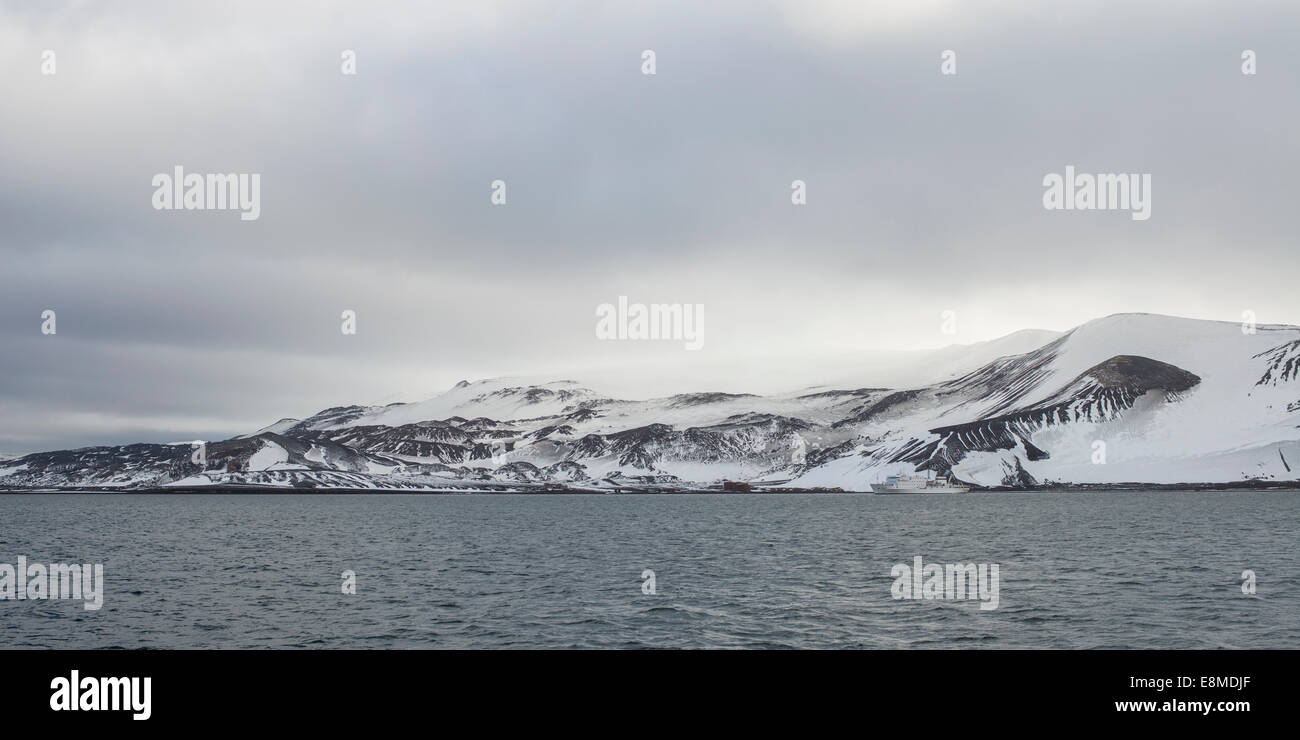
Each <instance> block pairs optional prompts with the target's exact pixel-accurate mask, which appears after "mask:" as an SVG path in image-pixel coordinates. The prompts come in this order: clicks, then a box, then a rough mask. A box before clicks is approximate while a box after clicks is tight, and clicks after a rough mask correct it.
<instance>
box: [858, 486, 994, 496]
mask: <svg viewBox="0 0 1300 740" xmlns="http://www.w3.org/2000/svg"><path fill="white" fill-rule="evenodd" d="M969 491H970V489H969V488H966V487H964V486H947V487H944V488H940V487H938V486H932V487H930V488H895V487H893V486H889V485H885V484H883V483H872V484H871V492H872V493H884V494H892V495H898V494H905V493H967V492H969Z"/></svg>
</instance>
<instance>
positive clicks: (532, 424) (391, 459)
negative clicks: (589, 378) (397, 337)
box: [0, 314, 1300, 491]
mask: <svg viewBox="0 0 1300 740" xmlns="http://www.w3.org/2000/svg"><path fill="white" fill-rule="evenodd" d="M916 363H917V365H916V367H915V368H914V369H913V370H912V372H911V373H910V374H909V373H902V374H901V375H900V374H899V369H898V368H893V369H891V372H890V374H891V375H894V376H896V377H903V378H906V377H912V378H916V379H917V382H915V383H910V384H909V383H895V384H889V386H890V387H885V384H880V383H873V382H872V378H870V377H863V378H861V380H860V382H857V383H845V384H835V385H832V386H819V387H816V388H810V389H804V390H802V391H799V392H795V393H789V394H784V395H775V396H756V395H750V394H734V393H726V392H720V391H719V392H707V393H688V394H679V395H674V396H669V397H665V398H656V399H650V400H626V399H618V398H611V397H609V396H607V395H606V394H602V393H600V392H598V391H596V390H593V389H591V388H587V387H584V386H583V385H582V384H580V383H578V382H575V381H571V380H561V381H555V382H549V383H541V384H537V383H520V382H518V381H512V380H510V379H497V380H484V381H479V382H475V383H469V382H461V383H458V384H457V385H456V386H455V387H453V388H452V389H450V390H449V391H447V392H446V393H443V394H441V395H439V396H437V397H435V398H432V399H429V400H426V401H422V402H419V403H408V404H390V405H387V406H341V407H334V408H329V409H325V410H323V411H321V412H320V413H318V414H315V415H314V416H311V417H309V418H307V419H301V420H297V419H281V420H280V421H278V422H276V423H274V424H272V425H270V426H268V427H265V428H263V429H261V430H259V431H257V432H254V433H252V434H249V435H245V436H240V437H235V438H233V439H229V440H225V441H222V442H212V443H208V444H207V445H206V447H205V449H204V455H203V458H202V459H201V461H199V462H195V460H194V459H193V449H192V447H191V446H190V445H188V444H177V445H158V444H137V445H127V446H119V447H96V448H87V449H81V450H67V451H58V452H45V453H36V454H32V455H27V456H25V457H21V458H18V459H15V460H8V461H5V462H3V463H0V485H3V486H58V487H73V486H126V487H130V486H149V487H156V486H181V487H186V488H188V487H195V486H203V485H231V484H250V485H271V486H289V487H304V488H378V489H456V488H483V487H490V486H497V487H513V488H536V487H543V486H552V487H554V486H561V485H563V486H569V487H578V488H602V487H603V488H617V489H635V488H638V487H640V488H660V489H680V488H700V487H705V486H710V485H716V484H718V483H720V482H721V481H724V480H740V481H749V482H751V483H755V484H761V485H763V486H765V487H772V488H780V487H788V488H841V489H844V490H856V491H861V490H867V489H868V484H869V483H871V482H873V481H876V480H879V479H880V478H881V477H882V476H885V475H889V474H893V473H897V472H914V471H934V472H936V473H939V474H952V475H955V476H956V477H958V478H959V479H961V480H964V481H967V482H970V483H974V484H978V485H981V486H1011V487H1024V486H1032V485H1039V484H1053V483H1058V484H1059V483H1071V484H1083V483H1097V484H1105V483H1127V482H1137V483H1232V482H1241V481H1250V480H1264V481H1295V480H1300V467H1297V466H1300V328H1297V327H1294V326H1281V325H1272V326H1259V327H1257V329H1256V330H1255V332H1254V333H1247V332H1244V331H1243V330H1242V327H1241V325H1239V324H1236V323H1229V322H1217V321H1201V320H1192V319H1182V318H1174V317H1168V316H1158V315H1151V314H1117V315H1114V316H1108V317H1106V318H1103V319H1097V320H1095V321H1091V322H1089V323H1087V324H1084V325H1082V326H1079V327H1077V328H1075V329H1073V330H1072V331H1069V332H1066V333H1064V334H1058V333H1055V332H1017V333H1015V334H1012V335H1009V336H1008V337H1004V338H1002V339H1000V340H995V341H993V342H984V343H980V344H976V345H964V346H954V347H949V348H946V349H944V350H939V351H934V352H928V353H919V354H917V355H916Z"/></svg>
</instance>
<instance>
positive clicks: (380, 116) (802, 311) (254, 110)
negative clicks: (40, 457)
mask: <svg viewBox="0 0 1300 740" xmlns="http://www.w3.org/2000/svg"><path fill="white" fill-rule="evenodd" d="M1062 5H1063V6H1064V7H1058V6H1062ZM701 6H705V7H701ZM982 7H983V8H984V9H983V10H980V11H976V10H973V9H972V8H971V7H970V6H969V4H959V3H950V2H942V1H939V0H934V1H932V2H917V3H901V2H900V3H883V2H862V3H837V2H824V3H817V2H805V3H728V2H719V3H708V4H700V3H652V4H640V5H636V4H633V5H629V4H610V3H603V2H570V3H559V4H524V3H502V4H495V3H470V4H446V5H444V4H438V5H428V6H426V5H424V4H415V3H412V4H396V3H395V4H381V5H378V6H375V7H371V6H370V5H369V4H366V5H352V4H337V5H330V4H318V3H301V4H279V3H277V4H275V5H274V6H272V7H266V6H265V4H259V3H235V4H233V5H231V6H230V8H229V9H227V7H226V5H225V4H223V6H222V7H221V8H216V7H213V8H205V7H201V6H196V7H189V8H180V7H176V6H175V5H174V4H168V3H133V4H131V5H130V6H127V7H123V8H111V9H108V8H96V7H93V6H91V7H87V6H83V5H68V6H60V5H59V4H57V3H51V4H40V5H35V6H28V7H25V8H14V7H10V6H5V7H4V8H3V9H0V29H3V30H0V49H2V50H3V51H0V70H2V75H0V86H2V87H0V132H3V136H2V137H0V172H2V173H3V174H0V224H3V230H2V236H0V260H3V270H2V271H0V342H3V346H4V347H5V352H4V353H3V357H0V415H3V418H4V419H5V421H6V423H5V425H4V427H5V428H4V432H3V435H0V450H5V449H8V450H13V451H26V450H31V449H38V448H49V447H59V446H65V445H81V444H91V443H98V442H124V441H132V440H140V439H148V440H156V441H162V440H168V439H174V438H199V437H219V436H224V435H228V434H231V433H235V432H242V431H251V429H250V428H249V425H250V424H251V425H254V426H255V425H260V424H265V423H269V422H271V421H274V420H275V419H276V418H278V417H280V416H283V415H302V414H307V413H311V412H312V411H314V410H317V409H318V408H320V407H323V406H328V405H335V404H341V403H351V402H367V401H375V400H415V399H418V398H421V397H423V396H427V395H430V394H432V393H435V392H437V391H439V390H441V389H442V388H444V387H446V386H448V385H450V384H451V383H454V382H455V381H456V380H459V379H461V378H463V377H469V378H473V377H482V376H485V375H500V374H532V373H537V374H544V373H563V374H566V375H570V376H572V375H578V376H579V377H582V374H583V373H584V372H585V371H593V372H594V371H595V370H598V369H599V370H601V371H602V372H606V371H609V370H610V369H611V368H618V367H626V368H628V374H629V377H633V378H635V376H636V373H637V372H641V373H643V374H645V375H647V376H649V377H647V378H646V380H645V383H644V388H645V389H646V392H658V391H663V390H671V389H698V388H714V387H727V389H728V390H757V391H763V390H774V389H777V388H783V387H795V386H797V385H800V384H803V383H810V382H814V381H815V380H816V379H817V378H818V375H819V365H820V363H822V362H824V361H829V358H833V357H838V358H843V357H847V356H850V355H855V354H858V353H860V354H862V355H863V356H866V355H869V354H871V353H873V352H879V351H883V350H888V349H912V348H916V347H923V346H938V345H941V344H944V343H946V341H949V340H951V337H946V336H943V335H941V334H939V332H938V326H939V321H938V314H939V312H940V311H942V310H946V309H953V310H956V311H958V313H959V316H960V317H961V320H960V323H959V326H960V327H961V332H960V333H959V335H958V336H957V340H958V341H963V342H968V341H976V340H981V339H988V338H992V337H994V336H997V335H999V334H1002V333H1006V332H1009V331H1012V330H1014V329H1018V328H1025V327H1031V326H1032V327H1043V328H1055V329H1064V328H1068V327H1069V326H1072V325H1074V324H1077V323H1080V322H1082V321H1086V320H1088V319H1090V318H1094V317H1096V316H1100V315H1105V314H1108V313H1113V312H1117V311H1129V310H1143V311H1155V312H1161V313H1171V314H1180V315H1190V316H1202V317H1207V318H1221V319H1230V320H1231V319H1237V318H1239V317H1240V314H1241V311H1243V310H1246V309H1250V310H1254V311H1256V312H1257V313H1258V315H1259V318H1260V320H1261V321H1271V322H1295V321H1296V317H1297V315H1300V294H1298V293H1297V291H1295V289H1294V285H1293V282H1294V275H1295V273H1296V266H1297V265H1296V263H1297V257H1296V253H1295V245H1294V234H1295V233H1296V223H1295V217H1294V215H1293V213H1294V210H1293V207H1292V204H1291V203H1290V200H1291V198H1292V196H1293V193H1294V192H1295V187H1294V183H1293V177H1294V173H1295V172H1297V171H1300V167H1298V165H1300V143H1298V142H1297V140H1296V138H1295V137H1294V135H1293V134H1292V132H1293V131H1294V127H1295V122H1296V121H1297V118H1298V117H1300V96H1297V95H1296V94H1295V78H1296V71H1297V70H1300V51H1297V50H1296V49H1295V45H1294V43H1293V39H1292V36H1293V31H1292V29H1294V28H1295V27H1296V22H1297V21H1298V20H1300V8H1297V7H1295V6H1294V4H1291V3H1281V2H1277V3H1273V2H1260V3H1243V4H1234V5H1231V6H1223V5H1222V4H1213V3H1166V2H1151V3H1131V4H1122V5H1119V6H1105V7H1103V6H1101V5H1100V4H1093V3H1078V4H1072V5H1068V4H1051V7H1047V6H1045V5H1042V4H1036V3H1018V2H1005V3H999V4H993V5H987V6H984V5H982ZM1247 48H1249V49H1254V50H1255V51H1256V52H1257V53H1258V55H1259V74H1258V75H1256V76H1253V77H1247V76H1243V75H1242V74H1241V73H1240V70H1239V65H1240V61H1239V59H1238V56H1239V54H1240V52H1241V50H1242V49H1247ZM44 49H53V50H54V51H55V52H56V53H57V54H58V73H57V75H54V76H52V77H48V76H43V75H41V74H40V70H39V64H40V55H41V51H42V50H44ZM342 49H355V50H356V52H357V54H358V74H357V75H356V76H355V77H345V76H343V75H340V74H339V55H340V52H341V50H342ZM643 49H653V50H655V52H656V53H657V63H658V74H657V75H656V76H654V77H645V76H643V75H641V74H640V64H641V51H642V50H643ZM943 49H954V50H955V51H956V52H957V54H958V74H957V75H956V76H955V77H944V76H941V75H939V73H938V67H939V52H940V51H941V50H943ZM176 164H182V165H184V166H185V167H186V168H187V169H188V170H189V171H194V172H259V173H261V174H262V217H261V218H260V219H259V220H257V221H253V222H241V221H240V220H239V219H238V217H237V216H236V215H235V214H233V213H216V212H181V211H174V212H166V211H155V210H153V209H152V207H151V206H150V196H151V194H152V187H151V186H150V180H151V177H152V176H153V174H154V173H157V172H168V171H170V170H171V168H172V166H174V165H176ZM1066 164H1073V165H1075V166H1076V167H1078V168H1079V169H1080V170H1081V171H1091V172H1150V173H1152V176H1153V180H1154V205H1153V215H1152V218H1151V220H1150V221H1147V222H1134V221H1131V220H1130V219H1129V218H1128V216H1127V214H1124V213H1108V212H1095V213H1059V212H1047V211H1044V210H1043V209H1042V207H1041V205H1040V198H1041V194H1042V186H1041V180H1042V177H1043V175H1044V174H1046V173H1047V172H1060V171H1061V170H1062V169H1063V168H1064V166H1065V165H1066ZM498 178H499V179H503V180H505V181H506V182H507V183H508V188H509V204H508V205H507V206H505V207H493V206H491V205H490V203H489V201H488V194H489V183H490V182H491V181H492V180H494V179H498ZM793 179H802V180H804V181H806V182H807V183H808V188H809V203H808V205H807V206H804V207H800V208H795V207H793V206H791V205H790V202H789V184H790V181H791V180H793ZM619 295H628V296H631V297H632V298H633V300H640V301H646V302H666V301H674V302H675V301H680V302H688V303H704V304H705V305H706V306H707V309H708V314H707V315H708V321H707V341H706V348H705V349H704V350H703V351H701V352H699V353H686V352H683V351H681V349H680V346H679V345H678V344H675V343H673V344H656V345H649V344H646V345H636V344H631V343H608V342H598V341H596V340H595V338H594V334H593V331H592V329H593V325H594V308H595V306H596V305H597V304H599V303H603V302H607V301H613V300H615V299H616V297H617V296H619ZM46 308H53V309H56V310H57V311H58V316H59V325H58V326H59V333H58V334H57V335H56V336H53V337H46V336H42V335H41V334H40V333H39V327H40V312H41V311H42V310H43V309H46ZM345 308H349V309H355V310H357V311H358V313H359V317H360V320H359V321H360V323H359V331H358V334H357V335H356V336H352V337H344V336H341V335H340V333H339V331H338V322H339V314H340V311H342V310H343V309H345ZM756 364H757V365H759V366H760V367H761V371H756V370H755V365H756ZM638 368H640V370H639V371H638ZM646 368H653V371H652V372H651V371H648V370H647V369H646ZM867 381H869V379H864V382H867ZM633 385H635V384H633ZM734 386H743V387H734ZM187 430H191V431H187Z"/></svg>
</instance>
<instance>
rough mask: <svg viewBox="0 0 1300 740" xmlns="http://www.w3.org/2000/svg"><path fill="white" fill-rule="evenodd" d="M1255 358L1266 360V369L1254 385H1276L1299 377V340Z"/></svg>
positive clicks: (1262, 353)
mask: <svg viewBox="0 0 1300 740" xmlns="http://www.w3.org/2000/svg"><path fill="white" fill-rule="evenodd" d="M1255 356H1256V357H1266V358H1267V360H1268V369H1267V370H1265V371H1264V375H1263V377H1261V378H1260V379H1259V382H1257V383H1256V384H1255V385H1277V384H1279V383H1285V382H1288V381H1291V380H1295V379H1296V378H1298V377H1300V339H1297V340H1296V341H1294V342H1287V343H1286V344H1283V345H1281V346H1278V347H1274V348H1273V349H1271V350H1268V351H1267V352H1261V353H1259V354H1257V355H1255Z"/></svg>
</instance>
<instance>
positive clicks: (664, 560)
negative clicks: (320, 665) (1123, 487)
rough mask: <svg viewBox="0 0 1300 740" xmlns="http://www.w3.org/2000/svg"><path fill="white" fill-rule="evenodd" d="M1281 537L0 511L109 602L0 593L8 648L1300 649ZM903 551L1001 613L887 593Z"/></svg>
mask: <svg viewBox="0 0 1300 740" xmlns="http://www.w3.org/2000/svg"><path fill="white" fill-rule="evenodd" d="M1297 532H1300V494H1297V493H1268V492H1182V493H1178V492H1159V493H1070V494H1044V493H1034V494H1024V493H1019V494H1012V493H1005V494H997V493H994V494H969V495H965V496H956V495H948V496H944V495H924V496H872V495H834V494H828V495H806V494H789V495H731V496H726V495H606V496H601V495H594V496H591V495H588V496H581V495H461V496H440V495H313V494H290V495H261V496H259V495H230V494H226V495H221V494H212V495H136V494H112V495H44V496H42V495H3V496H0V563H15V562H16V559H17V557H18V556H19V555H25V556H26V557H27V558H28V561H29V562H38V561H39V562H46V563H50V562H55V563H58V562H65V563H71V562H80V563H86V562H90V563H94V562H99V563H103V564H104V569H105V580H106V582H107V585H106V588H105V597H104V606H103V608H102V609H101V610H99V611H97V612H91V611H86V610H84V609H83V608H82V606H81V604H80V602H75V601H10V600H4V601H0V647H5V648H14V647H32V648H36V647H42V648H43V647H55V648H58V647H69V648H70V647H77V648H102V647H120V648H141V647H148V648H263V647H267V648H271V647H274V648H285V647H293V648H336V647H361V648H553V647H584V648H607V647H615V648H622V647H628V648H634V647H635V648H647V647H648V648H670V647H727V648H731V647H756V648H775V647H792V648H833V647H845V648H896V647H925V648H948V647H956V648H970V647H981V648H992V647H1001V648H1048V647H1060V648H1109V647H1114V648H1203V647H1211V648H1217V647H1225V648H1256V647H1274V648H1277V647H1280V648H1300V554H1298V552H1297ZM917 555H920V556H922V557H923V558H925V560H926V562H937V563H968V562H974V563H989V564H991V563H997V564H998V565H999V570H1000V588H999V601H1000V605H999V607H998V608H997V609H995V610H991V611H981V610H980V609H979V608H978V606H977V605H978V602H977V601H924V600H895V599H894V598H893V597H892V595H891V592H890V587H891V585H892V584H893V582H894V578H893V577H892V576H891V575H890V569H891V567H893V566H894V565H895V564H897V563H905V564H909V565H910V564H911V563H912V558H913V557H915V556H917ZM645 569H652V570H654V572H655V582H656V588H657V591H658V593H657V594H655V595H646V594H643V593H642V580H641V574H642V571H643V570H645ZM1247 569H1250V570H1253V571H1254V572H1255V574H1256V578H1257V593H1256V594H1255V595H1253V596H1252V595H1246V594H1243V593H1242V589H1241V583H1242V581H1241V573H1242V571H1243V570H1247ZM344 570H352V571H355V573H356V577H357V593H356V594H355V595H345V594H343V593H342V589H341V588H340V584H341V578H340V574H341V572H342V571H344Z"/></svg>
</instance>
